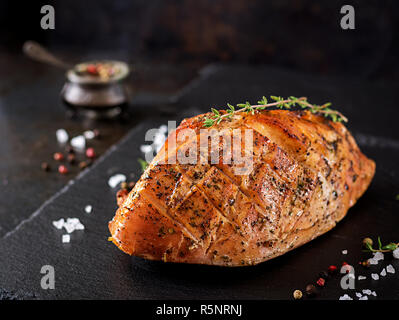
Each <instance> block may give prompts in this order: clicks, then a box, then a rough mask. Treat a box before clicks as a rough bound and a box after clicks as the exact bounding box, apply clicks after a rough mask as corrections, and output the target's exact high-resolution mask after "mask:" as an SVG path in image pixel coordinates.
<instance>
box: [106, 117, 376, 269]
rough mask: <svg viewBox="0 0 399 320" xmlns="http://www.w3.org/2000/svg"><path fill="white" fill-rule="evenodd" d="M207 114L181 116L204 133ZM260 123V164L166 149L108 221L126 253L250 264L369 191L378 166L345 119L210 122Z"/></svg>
mask: <svg viewBox="0 0 399 320" xmlns="http://www.w3.org/2000/svg"><path fill="white" fill-rule="evenodd" d="M206 116H209V114H206V115H199V116H196V117H193V118H190V119H186V120H184V121H183V122H182V123H181V125H180V126H179V127H178V128H177V129H176V131H175V132H173V133H172V134H171V135H173V134H177V133H178V132H179V131H181V130H184V129H185V128H191V129H194V130H195V132H196V134H197V135H199V134H200V133H199V129H202V128H203V121H204V118H205V117H206ZM213 128H214V129H217V130H218V131H219V132H221V131H222V132H225V133H224V134H226V135H230V134H231V130H232V129H233V128H236V129H240V130H244V129H248V128H252V129H254V134H253V142H254V144H253V145H254V149H253V156H254V157H253V159H254V165H253V169H252V171H251V172H250V173H249V174H246V175H235V174H234V172H233V167H234V166H235V165H234V164H232V165H226V164H223V163H222V161H221V160H222V158H221V157H220V161H219V163H216V164H208V163H202V164H195V165H194V164H191V165H190V164H186V165H183V164H176V165H172V164H159V161H160V160H162V159H165V157H166V156H167V153H166V151H167V150H168V149H170V150H174V152H175V151H176V150H184V148H186V147H187V146H189V145H190V144H199V140H200V139H198V141H196V140H193V139H191V140H187V141H185V142H180V143H179V142H178V143H177V147H173V146H169V144H171V142H170V141H171V135H170V136H169V137H168V140H167V141H166V143H165V146H164V147H163V149H162V150H161V151H160V152H159V153H158V155H157V156H156V157H155V159H154V160H153V161H152V163H151V164H150V165H149V167H148V168H147V169H146V171H145V172H144V174H143V175H142V177H141V178H140V180H139V181H138V183H137V184H136V186H135V187H134V188H133V190H132V191H131V192H130V193H129V194H128V195H127V194H123V195H119V199H118V204H119V209H118V210H117V212H116V215H115V217H114V218H113V220H112V221H111V222H110V223H109V229H110V232H111V235H112V237H111V239H112V241H113V242H114V243H115V244H116V245H117V246H118V247H119V248H120V249H121V250H122V251H124V252H126V253H128V254H130V255H135V256H139V257H143V258H146V259H151V260H163V261H168V262H180V263H197V264H210V265H221V266H247V265H255V264H258V263H260V262H263V261H266V260H269V259H272V258H274V257H277V256H279V255H282V254H284V253H286V252H288V251H290V250H292V249H294V248H296V247H298V246H300V245H303V244H305V243H307V242H309V241H310V240H312V239H314V238H316V237H318V236H319V235H321V234H323V233H325V232H327V231H328V230H330V229H331V228H333V227H334V226H335V225H336V223H337V222H338V221H340V220H341V219H342V218H343V217H344V216H345V215H346V212H347V211H348V209H349V208H350V207H351V206H353V205H354V204H355V203H356V201H357V199H359V197H360V196H361V195H362V194H363V193H364V192H365V191H366V189H367V187H368V186H369V184H370V182H371V180H372V178H373V175H374V171H375V163H374V161H372V160H370V159H368V158H367V157H366V156H365V155H364V154H363V153H361V151H360V150H359V148H358V146H357V145H356V142H355V140H354V139H353V137H352V135H351V134H350V133H349V131H348V130H347V129H346V128H345V126H344V125H342V124H341V123H333V122H331V121H330V120H327V119H326V118H324V117H322V116H318V115H313V114H311V113H309V112H294V111H285V110H274V111H262V112H261V113H255V114H254V115H252V114H245V113H238V114H236V115H234V117H233V119H231V120H224V121H222V122H221V123H220V124H218V125H216V126H214V127H213Z"/></svg>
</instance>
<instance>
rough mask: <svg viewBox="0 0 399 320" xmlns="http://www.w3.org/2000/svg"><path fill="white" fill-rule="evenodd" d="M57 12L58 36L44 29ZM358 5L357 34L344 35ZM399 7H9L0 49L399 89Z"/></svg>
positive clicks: (282, 1)
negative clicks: (233, 66)
mask: <svg viewBox="0 0 399 320" xmlns="http://www.w3.org/2000/svg"><path fill="white" fill-rule="evenodd" d="M44 4H52V5H53V6H54V8H55V12H56V29H55V30H53V31H50V30H42V29H41V28H40V25H39V22H40V18H41V14H40V7H41V5H44ZM344 4H351V5H353V6H354V7H355V12H356V30H348V31H345V30H342V29H341V28H340V27H339V21H340V17H341V14H340V8H341V6H342V5H344ZM398 8H399V4H398V2H397V1H395V0H391V1H387V0H382V1H376V0H375V1H337V0H330V1H317V0H274V1H262V0H250V1H247V0H234V1H231V0H218V1H214V0H201V1H198V0H169V1H159V0H155V1H147V0H132V1H127V0H114V1H106V0H97V1H80V0H68V1H65V0H64V1H26V2H24V3H23V4H22V3H20V2H18V1H2V2H1V3H0V39H1V40H0V43H1V46H0V48H1V51H2V52H3V53H4V52H12V53H15V52H19V51H20V47H21V45H22V43H23V41H24V40H27V39H35V40H38V41H39V42H41V43H43V44H45V45H46V46H48V47H49V48H51V49H59V50H64V51H65V50H67V51H74V52H79V53H85V52H93V51H108V52H109V51H113V52H122V53H123V54H124V55H125V56H126V57H127V58H129V59H132V60H134V59H137V60H142V59H145V60H150V61H152V62H156V61H158V62H159V61H163V62H169V63H177V64H182V63H194V64H205V63H209V62H215V61H223V62H234V63H249V64H268V65H275V66H281V67H285V68H290V69H293V70H298V71H304V72H312V73H318V74H327V75H331V74H341V75H349V76H355V77H361V78H369V79H388V80H394V81H397V79H398V77H399V72H398V67H399V62H398V60H397V59H396V58H397V56H398V50H399V49H398V43H399V41H398V40H399V38H398V37H399V35H398V26H399V19H398V18H399V10H398Z"/></svg>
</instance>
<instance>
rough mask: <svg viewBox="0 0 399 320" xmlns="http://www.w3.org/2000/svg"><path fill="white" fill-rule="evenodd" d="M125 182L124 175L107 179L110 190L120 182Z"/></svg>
mask: <svg viewBox="0 0 399 320" xmlns="http://www.w3.org/2000/svg"><path fill="white" fill-rule="evenodd" d="M125 181H126V176H125V175H124V174H121V173H118V174H115V175H113V176H112V177H111V178H109V180H108V185H109V186H110V187H111V188H115V187H116V186H117V185H119V184H120V183H121V182H125Z"/></svg>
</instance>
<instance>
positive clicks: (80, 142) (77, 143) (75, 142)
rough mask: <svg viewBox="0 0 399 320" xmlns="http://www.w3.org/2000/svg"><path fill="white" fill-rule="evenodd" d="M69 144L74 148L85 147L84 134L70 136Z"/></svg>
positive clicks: (81, 148)
mask: <svg viewBox="0 0 399 320" xmlns="http://www.w3.org/2000/svg"><path fill="white" fill-rule="evenodd" d="M71 146H72V147H73V148H75V149H79V150H83V149H84V148H85V147H86V139H85V137H84V136H82V135H81V136H77V137H75V138H72V140H71Z"/></svg>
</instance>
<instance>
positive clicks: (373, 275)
mask: <svg viewBox="0 0 399 320" xmlns="http://www.w3.org/2000/svg"><path fill="white" fill-rule="evenodd" d="M371 278H372V279H373V280H378V279H379V278H380V276H379V275H378V274H376V273H372V274H371Z"/></svg>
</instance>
